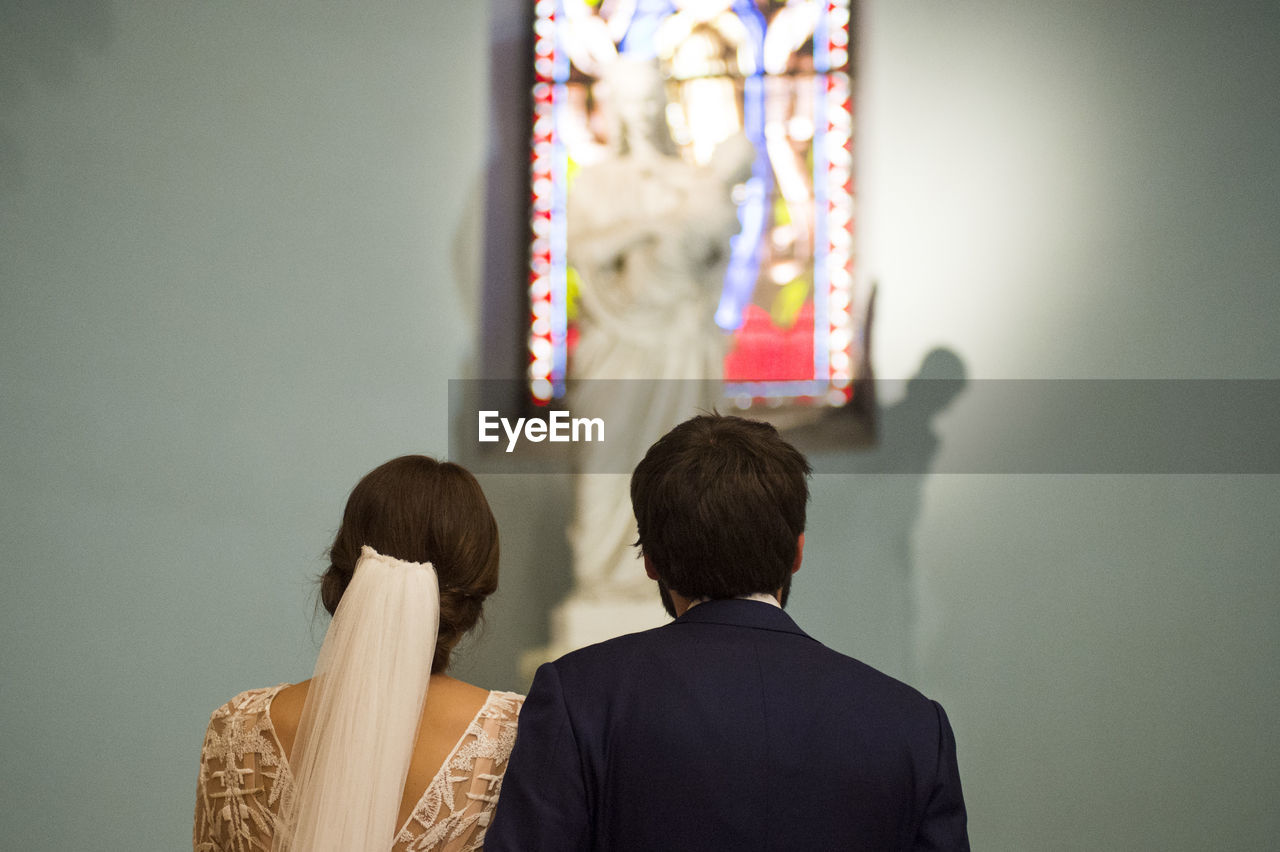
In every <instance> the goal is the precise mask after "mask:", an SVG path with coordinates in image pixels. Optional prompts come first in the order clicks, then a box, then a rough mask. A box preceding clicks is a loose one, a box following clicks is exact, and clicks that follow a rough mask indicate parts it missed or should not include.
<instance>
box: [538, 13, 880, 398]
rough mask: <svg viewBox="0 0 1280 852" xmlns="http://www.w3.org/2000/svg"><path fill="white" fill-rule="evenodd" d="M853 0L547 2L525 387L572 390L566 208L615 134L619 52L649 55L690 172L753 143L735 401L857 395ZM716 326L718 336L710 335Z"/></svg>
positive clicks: (739, 275)
mask: <svg viewBox="0 0 1280 852" xmlns="http://www.w3.org/2000/svg"><path fill="white" fill-rule="evenodd" d="M850 27H851V21H850V7H849V0H784V2H767V1H766V0H701V2H699V0H683V2H680V0H596V2H591V0H538V2H537V3H536V5H535V42H534V44H535V49H534V79H535V83H534V86H533V103H534V107H533V128H532V150H531V176H532V179H531V195H532V222H531V233H532V242H531V250H530V264H529V298H530V325H529V388H530V393H531V395H532V397H533V399H534V400H535V402H539V403H547V402H549V401H551V400H553V399H557V398H559V397H560V396H562V395H563V392H564V387H565V380H566V378H568V377H569V370H570V369H571V362H572V353H573V350H574V347H575V343H576V339H577V338H576V328H575V326H576V320H577V316H578V313H577V312H578V309H579V305H578V283H579V282H578V273H577V270H575V269H574V268H573V266H572V265H571V264H570V262H569V260H568V256H569V251H568V245H567V241H568V232H569V229H568V226H567V224H566V207H567V204H566V201H567V198H568V193H569V188H570V185H571V182H572V180H573V178H574V176H575V174H577V172H578V171H579V170H580V169H581V168H583V167H584V166H585V165H589V164H591V163H593V162H596V161H598V160H599V159H600V158H601V157H602V156H606V153H605V152H607V151H608V149H609V143H610V139H609V137H610V133H611V132H616V131H613V130H612V129H611V127H610V124H609V121H608V119H607V115H606V113H607V111H606V110H605V109H604V107H605V106H606V104H605V103H604V101H605V100H606V99H607V97H608V95H607V94H606V92H607V88H606V87H604V86H601V85H600V83H601V81H602V79H604V78H605V77H606V76H607V74H608V70H609V65H610V63H612V62H615V61H617V60H618V59H619V58H620V57H625V58H641V59H646V60H652V61H653V62H655V63H656V64H657V66H658V68H659V69H660V71H661V76H662V79H663V80H664V88H665V95H666V105H665V109H664V113H665V123H666V131H667V133H669V137H670V139H671V141H672V142H674V144H675V147H676V149H677V150H678V156H680V157H681V158H683V159H684V160H686V161H687V162H689V163H693V164H707V163H709V161H710V160H711V159H712V158H713V154H714V152H716V151H717V146H719V145H721V144H722V143H724V142H725V141H726V140H728V139H730V138H731V137H735V136H737V137H745V138H746V139H747V140H748V141H749V142H750V144H751V149H752V150H753V154H752V157H753V159H751V161H750V163H749V169H748V172H749V174H746V175H744V177H745V179H744V180H742V181H741V182H740V183H739V184H738V185H737V186H736V187H735V188H734V190H733V195H732V199H733V202H732V203H733V204H734V205H736V213H737V220H738V228H737V233H736V235H734V236H733V237H732V239H731V240H730V241H729V244H728V246H727V262H726V264H725V265H726V269H725V272H724V275H723V285H722V287H721V291H720V294H719V300H718V304H716V305H715V306H714V320H715V325H716V326H718V327H719V329H720V332H719V333H720V334H722V335H727V336H728V337H729V341H728V345H727V347H726V354H725V356H724V362H723V380H724V383H725V395H726V396H727V397H728V398H730V399H736V400H738V401H739V402H740V404H748V403H749V402H751V401H755V402H760V401H774V402H777V401H780V400H785V401H797V402H801V403H809V404H837V405H838V404H843V403H845V402H847V401H849V399H850V395H851V393H852V388H853V381H854V379H855V377H856V374H857V372H858V369H859V366H860V365H859V364H858V363H857V362H858V359H859V357H860V353H861V351H862V347H861V346H860V345H859V337H860V335H861V333H862V330H861V323H860V321H861V313H860V311H859V306H858V305H857V304H855V303H856V302H857V298H856V294H855V287H854V275H853V272H854V259H855V255H854V192H853V190H854V185H853V98H852V85H851V79H850V72H849V68H850V66H851V64H850ZM711 332H712V333H714V332H715V330H714V329H711Z"/></svg>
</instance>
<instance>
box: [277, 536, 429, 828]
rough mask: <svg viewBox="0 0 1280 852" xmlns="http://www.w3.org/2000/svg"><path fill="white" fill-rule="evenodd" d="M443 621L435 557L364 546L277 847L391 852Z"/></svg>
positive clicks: (316, 693)
mask: <svg viewBox="0 0 1280 852" xmlns="http://www.w3.org/2000/svg"><path fill="white" fill-rule="evenodd" d="M439 623H440V586H439V579H438V578H437V577H436V572H435V569H434V568H433V567H432V566H431V564H430V563H419V562H404V561H402V560H399V559H395V558H392V557H389V556H383V555H382V554H380V553H378V552H377V551H375V550H374V549H373V548H371V547H369V546H367V545H366V546H365V547H363V548H361V551H360V559H359V560H358V561H357V562H356V567H355V571H354V573H353V575H352V578H351V582H350V584H349V585H348V586H347V589H346V591H345V592H344V593H343V595H342V600H341V602H340V603H339V604H338V608H337V611H336V612H334V615H333V621H332V622H330V624H329V630H328V632H327V633H326V634H325V637H324V644H323V645H322V646H321V648H320V655H319V657H318V659H317V660H316V670H315V676H314V677H313V679H312V681H311V687H310V690H309V691H308V693H307V699H306V703H305V705H304V706H303V711H302V719H301V722H300V724H299V727H298V732H297V735H296V738H295V740H294V746H293V752H292V755H291V756H290V761H289V762H290V764H291V765H292V767H293V773H294V782H295V787H296V791H297V792H296V794H295V795H294V796H293V800H292V801H285V802H282V803H281V812H280V814H281V820H280V823H279V825H278V827H277V831H276V834H275V840H274V843H273V845H272V850H273V852H330V850H332V852H387V850H389V849H390V848H391V847H392V844H393V843H394V838H395V834H396V830H397V829H398V828H399V826H398V825H396V817H397V815H398V813H399V811H400V801H401V798H402V795H403V792H404V785H405V779H406V778H407V777H408V773H409V761H410V759H411V757H412V754H413V744H414V742H415V740H416V738H417V732H418V723H419V720H420V719H421V717H422V706H423V701H424V700H425V698H426V695H427V683H428V681H429V679H430V676H431V661H432V658H433V657H434V655H435V649H436V633H437V631H438V629H439Z"/></svg>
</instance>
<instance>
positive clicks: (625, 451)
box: [567, 56, 755, 601]
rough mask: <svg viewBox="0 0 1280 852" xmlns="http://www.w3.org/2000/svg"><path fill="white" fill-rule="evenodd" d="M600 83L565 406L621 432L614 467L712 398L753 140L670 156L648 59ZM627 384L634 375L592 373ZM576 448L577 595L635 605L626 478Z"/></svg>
mask: <svg viewBox="0 0 1280 852" xmlns="http://www.w3.org/2000/svg"><path fill="white" fill-rule="evenodd" d="M603 84H604V86H605V87H606V89H607V101H606V103H607V106H606V108H607V109H608V110H609V111H610V113H609V118H610V120H611V122H612V133H611V139H610V147H611V153H610V155H609V156H607V157H605V158H604V159H602V160H600V161H599V162H596V163H593V164H590V165H587V166H584V167H583V168H582V170H581V171H580V172H579V173H578V174H577V176H576V178H574V181H573V183H572V184H571V186H570V188H569V195H568V211H567V212H568V259H569V262H570V263H571V264H572V265H573V266H574V268H575V269H576V270H577V272H578V276H579V306H580V309H579V318H578V330H579V338H578V343H577V346H576V348H575V350H574V353H573V356H572V360H571V361H570V363H569V378H570V379H571V385H570V403H571V406H572V410H573V413H574V415H575V416H577V415H579V414H582V415H587V416H600V417H604V418H605V419H606V422H609V423H612V424H617V425H616V426H614V427H613V434H614V435H619V436H621V435H622V432H623V429H624V428H625V432H626V438H625V440H626V445H625V446H619V444H618V442H617V441H614V440H612V438H611V440H610V442H609V445H608V447H607V448H606V449H605V451H606V452H608V453H609V461H608V469H609V470H612V471H625V470H630V469H631V468H632V467H633V466H634V465H635V463H636V462H637V461H639V460H640V458H641V457H642V456H643V455H644V452H645V450H646V449H647V447H648V446H649V445H650V444H651V443H653V441H654V440H655V439H656V438H657V437H658V436H660V435H662V434H663V433H664V432H666V431H667V430H668V429H670V428H671V427H672V426H674V425H675V424H676V423H679V422H681V421H682V420H685V419H687V418H689V417H690V416H692V415H694V414H696V413H697V412H698V410H699V409H710V408H711V407H712V406H714V405H715V404H716V403H717V401H718V400H719V397H720V386H719V382H720V379H721V378H722V372H723V361H724V353H725V345H726V342H727V340H726V338H725V335H724V333H723V332H722V331H720V330H719V329H718V328H717V326H716V324H715V321H714V315H715V309H716V304H717V302H718V300H719V298H720V292H721V288H722V285H723V281H724V273H725V267H726V264H727V262H728V258H729V241H730V238H731V237H732V236H733V235H734V234H735V233H737V231H738V228H739V223H738V218H737V213H736V208H735V205H734V201H733V197H732V196H733V187H734V186H735V185H736V184H738V183H741V182H742V181H744V180H746V179H747V178H748V177H749V176H750V174H751V164H752V161H753V159H754V158H755V149H754V148H753V146H752V145H751V143H750V142H749V141H747V139H746V137H745V136H741V135H738V136H734V137H731V138H729V139H727V140H725V141H724V142H722V143H721V144H720V145H719V146H718V148H717V149H716V153H715V156H713V157H712V159H711V162H710V163H709V164H708V165H706V166H698V165H694V164H692V163H689V162H686V161H685V160H684V159H682V158H681V157H680V155H679V152H678V151H677V149H676V146H675V143H674V142H673V141H672V139H671V135H670V132H669V131H668V128H667V120H666V109H667V98H666V94H665V90H664V88H663V80H662V76H661V74H660V72H659V70H658V67H657V64H656V63H655V62H651V61H640V60H636V59H631V58H628V57H626V56H623V57H620V58H619V59H618V60H617V61H616V62H615V63H613V64H612V65H611V67H610V68H609V69H608V70H607V71H606V72H605V74H604V77H603ZM637 379H639V380H645V381H644V382H638V383H634V384H630V385H627V384H625V383H624V382H621V381H611V382H601V381H596V380H637ZM580 380H592V381H590V382H587V383H586V384H585V385H583V384H581V383H580ZM580 446H583V447H587V448H586V449H584V450H583V454H582V455H581V456H580V458H579V462H580V463H579V470H580V475H579V477H578V485H577V492H576V503H577V508H576V512H575V518H574V522H573V524H572V526H571V528H570V531H569V538H570V544H571V546H572V551H573V560H574V576H575V580H576V585H577V588H576V589H575V596H577V597H580V598H586V599H602V598H610V599H617V598H625V599H633V600H634V599H643V600H646V601H647V600H649V599H650V598H651V597H652V587H651V584H650V581H649V580H648V578H647V577H646V576H645V574H644V570H643V567H642V565H641V562H640V561H639V559H638V558H637V555H636V553H635V551H634V549H633V548H632V546H631V545H632V543H633V542H634V541H635V540H636V531H635V523H634V521H633V520H632V516H631V502H630V494H629V485H628V481H629V480H628V477H627V476H626V475H625V474H622V473H609V474H592V473H589V471H591V470H592V469H596V470H599V469H600V467H601V466H602V465H600V464H593V459H592V457H591V455H590V454H591V453H592V452H594V451H595V450H593V449H591V448H590V447H589V446H587V445H580ZM594 461H598V459H596V460H594Z"/></svg>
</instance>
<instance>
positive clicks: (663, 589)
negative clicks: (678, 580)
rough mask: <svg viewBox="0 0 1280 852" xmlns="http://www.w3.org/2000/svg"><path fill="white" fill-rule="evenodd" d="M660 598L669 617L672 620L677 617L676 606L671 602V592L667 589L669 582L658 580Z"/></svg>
mask: <svg viewBox="0 0 1280 852" xmlns="http://www.w3.org/2000/svg"><path fill="white" fill-rule="evenodd" d="M658 597H659V598H660V599H661V600H662V608H663V609H665V610H666V611H667V615H669V616H671V617H672V618H675V617H676V606H675V604H673V603H672V602H671V590H670V589H668V588H667V581H666V580H664V579H662V578H661V577H659V578H658Z"/></svg>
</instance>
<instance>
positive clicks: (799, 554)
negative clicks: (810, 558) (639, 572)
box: [645, 533, 804, 574]
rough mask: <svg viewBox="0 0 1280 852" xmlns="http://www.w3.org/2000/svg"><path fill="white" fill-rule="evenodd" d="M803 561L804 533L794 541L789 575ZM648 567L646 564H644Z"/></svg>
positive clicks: (795, 570) (797, 569)
mask: <svg viewBox="0 0 1280 852" xmlns="http://www.w3.org/2000/svg"><path fill="white" fill-rule="evenodd" d="M802 561H804V533H800V537H799V538H798V539H796V561H795V562H794V563H792V565H791V573H792V574H794V573H796V572H797V571H799V570H800V563H801V562H802ZM645 566H646V567H648V563H647V562H646V563H645Z"/></svg>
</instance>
